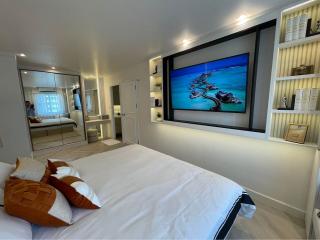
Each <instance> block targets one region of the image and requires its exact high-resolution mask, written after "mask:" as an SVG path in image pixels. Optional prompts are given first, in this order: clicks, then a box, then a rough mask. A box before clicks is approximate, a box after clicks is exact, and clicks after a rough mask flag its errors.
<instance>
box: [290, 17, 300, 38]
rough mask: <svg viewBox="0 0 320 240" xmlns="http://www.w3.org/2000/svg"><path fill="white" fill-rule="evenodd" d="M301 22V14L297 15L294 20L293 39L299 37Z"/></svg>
mask: <svg viewBox="0 0 320 240" xmlns="http://www.w3.org/2000/svg"><path fill="white" fill-rule="evenodd" d="M299 23H300V15H299V16H295V17H294V18H293V20H292V40H293V41H294V40H298V39H299Z"/></svg>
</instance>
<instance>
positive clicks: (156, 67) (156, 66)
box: [152, 65, 158, 75]
mask: <svg viewBox="0 0 320 240" xmlns="http://www.w3.org/2000/svg"><path fill="white" fill-rule="evenodd" d="M156 74H158V65H155V66H154V71H153V72H152V75H156Z"/></svg>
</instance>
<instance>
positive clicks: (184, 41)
mask: <svg viewBox="0 0 320 240" xmlns="http://www.w3.org/2000/svg"><path fill="white" fill-rule="evenodd" d="M190 43H191V41H190V40H188V39H183V40H182V45H183V46H188V45H189V44H190Z"/></svg>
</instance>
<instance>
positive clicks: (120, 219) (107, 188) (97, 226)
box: [33, 145, 255, 239]
mask: <svg viewBox="0 0 320 240" xmlns="http://www.w3.org/2000/svg"><path fill="white" fill-rule="evenodd" d="M71 164H72V165H73V166H74V167H75V168H76V169H77V170H78V171H79V172H80V175H81V178H82V179H84V180H85V181H86V182H88V183H89V184H90V185H91V186H92V187H93V188H94V190H95V192H96V193H97V195H98V197H99V198H100V201H101V203H102V204H103V207H102V208H101V209H99V210H83V209H73V224H72V225H71V226H68V227H61V228H48V227H38V226H34V228H33V238H34V239H106V238H109V239H160V238H162V239H177V238H180V239H195V238H197V239H213V238H219V239H221V238H224V237H225V236H226V234H227V233H228V231H229V230H230V227H231V225H232V224H233V222H234V219H235V217H236V215H237V214H238V212H239V211H240V212H239V213H240V214H242V215H244V216H245V217H248V218H250V217H252V215H253V214H254V212H255V206H254V204H253V202H252V200H251V199H250V197H249V196H248V195H247V194H246V192H245V190H244V189H243V188H242V187H241V186H240V185H238V184H237V183H235V182H233V181H231V180H229V179H227V178H225V177H222V176H220V175H218V174H215V173H212V172H209V171H207V170H205V169H202V168H200V167H196V166H194V165H191V164H189V163H186V162H183V161H180V160H178V159H176V158H173V157H171V156H168V155H165V154H162V153H160V152H157V151H154V150H151V149H148V148H145V147H143V146H140V145H129V146H126V147H123V148H119V149H116V150H113V151H110V152H104V153H100V154H96V155H92V156H89V157H85V158H82V159H79V160H76V161H73V162H71Z"/></svg>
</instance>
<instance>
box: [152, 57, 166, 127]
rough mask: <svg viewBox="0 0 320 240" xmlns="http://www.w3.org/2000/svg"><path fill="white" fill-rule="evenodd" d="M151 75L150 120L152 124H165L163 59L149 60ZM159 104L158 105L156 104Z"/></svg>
mask: <svg viewBox="0 0 320 240" xmlns="http://www.w3.org/2000/svg"><path fill="white" fill-rule="evenodd" d="M149 74H150V119H151V122H152V123H162V122H163V107H162V103H163V92H162V86H163V71H162V57H161V56H158V57H155V58H152V59H150V60H149ZM156 103H158V104H156Z"/></svg>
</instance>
